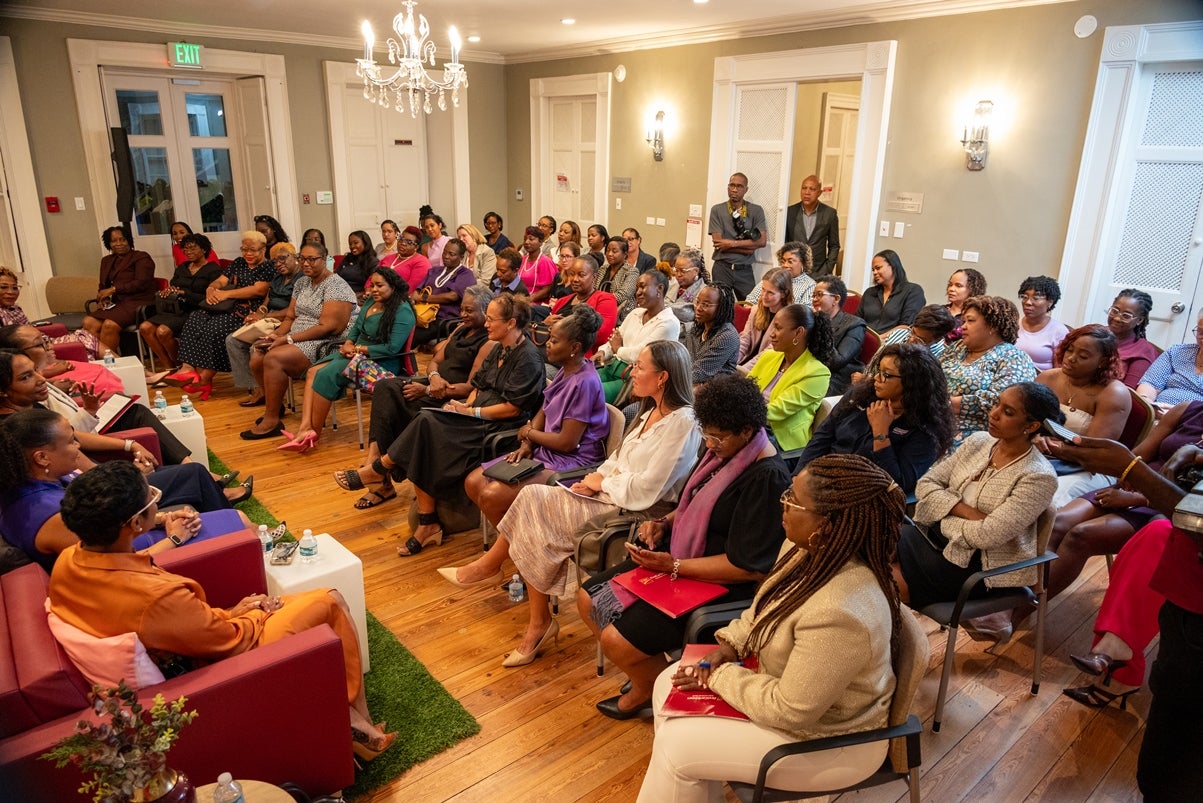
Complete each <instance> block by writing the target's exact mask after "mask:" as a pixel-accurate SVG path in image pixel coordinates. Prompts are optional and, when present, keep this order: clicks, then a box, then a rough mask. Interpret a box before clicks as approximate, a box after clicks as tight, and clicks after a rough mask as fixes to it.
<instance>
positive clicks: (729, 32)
mask: <svg viewBox="0 0 1203 803" xmlns="http://www.w3.org/2000/svg"><path fill="white" fill-rule="evenodd" d="M1070 2H1074V0H961V1H960V2H956V3H948V2H941V1H940V0H918V2H898V0H892V1H890V0H887V1H886V2H874V3H870V4H866V5H861V6H856V7H855V8H844V9H832V10H831V11H828V12H809V13H807V14H789V15H785V16H780V17H771V18H764V19H754V20H751V21H749V22H746V23H733V24H726V25H712V26H708V27H704V28H690V29H689V30H683V31H675V32H674V31H670V32H667V33H650V34H646V35H633V36H624V37H621V38H617V39H609V40H601V41H597V42H593V43H590V44H588V45H573V46H572V48H571V50H572V52H571V53H569V54H567V55H566V54H565V53H564V50H565V48H564V46H563V45H561V46H559V47H555V48H543V49H540V50H532V51H528V52H525V53H519V54H516V55H509V56H505V57H504V63H506V64H526V63H531V62H539V61H554V60H556V59H565V58H580V57H582V56H604V55H609V54H611V53H629V52H633V51H637V50H656V49H659V48H665V47H679V46H681V45H696V44H704V43H707V42H724V41H730V40H732V39H740V38H744V37H755V36H771V35H773V34H783V33H801V32H803V31H817V30H823V29H827V28H848V27H852V26H855V25H872V24H875V23H881V22H900V21H903V20H911V19H922V18H924V17H947V16H955V15H959V14H975V13H978V12H981V11H997V10H1001V9H1009V8H1021V7H1025V6H1044V5H1055V4H1059V3H1070Z"/></svg>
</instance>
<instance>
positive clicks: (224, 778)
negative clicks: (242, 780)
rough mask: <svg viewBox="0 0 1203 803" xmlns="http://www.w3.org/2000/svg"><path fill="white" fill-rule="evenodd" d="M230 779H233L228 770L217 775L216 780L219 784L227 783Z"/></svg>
mask: <svg viewBox="0 0 1203 803" xmlns="http://www.w3.org/2000/svg"><path fill="white" fill-rule="evenodd" d="M232 780H234V776H233V775H231V774H230V773H228V772H223V773H222V774H221V775H218V776H217V782H218V783H220V784H228V783H229V782H230V781H232Z"/></svg>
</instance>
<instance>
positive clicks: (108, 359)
mask: <svg viewBox="0 0 1203 803" xmlns="http://www.w3.org/2000/svg"><path fill="white" fill-rule="evenodd" d="M104 364H105V366H106V367H108V368H112V367H113V366H114V365H116V364H117V358H116V357H115V356H113V350H112V349H105V350H104Z"/></svg>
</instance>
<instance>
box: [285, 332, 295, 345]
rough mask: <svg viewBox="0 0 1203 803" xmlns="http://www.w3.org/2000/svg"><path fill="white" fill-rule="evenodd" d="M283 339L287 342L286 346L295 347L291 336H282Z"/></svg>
mask: <svg viewBox="0 0 1203 803" xmlns="http://www.w3.org/2000/svg"><path fill="white" fill-rule="evenodd" d="M284 339H285V340H287V341H288V345H290V346H295V345H296V341H294V340H293V339H292V334H287V335H285V336H284Z"/></svg>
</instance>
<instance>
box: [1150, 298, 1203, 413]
mask: <svg viewBox="0 0 1203 803" xmlns="http://www.w3.org/2000/svg"><path fill="white" fill-rule="evenodd" d="M1191 334H1193V335H1194V336H1195V342H1194V343H1179V344H1178V345H1175V346H1170V347H1169V348H1168V349H1166V350H1165V353H1164V354H1162V355H1161V356H1160V357H1158V358H1157V359H1156V360H1154V361H1153V364H1152V365H1150V366H1149V370H1147V371H1145V375H1144V376H1142V377H1141V378H1140V387H1138V388H1137V389H1136V392H1137V393H1139V394H1140V395H1141V396H1143V397H1144V398H1146V399H1148V400H1149V401H1150V402H1152V403H1153V404H1155V405H1157V407H1158V408H1159V409H1160V410H1161V411H1162V412H1165V411H1167V410H1169V409H1170V408H1171V407H1173V406H1174V405H1175V404H1181V403H1182V402H1190V401H1203V315H1200V316H1199V319H1198V320H1197V321H1195V328H1194V329H1191Z"/></svg>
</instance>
